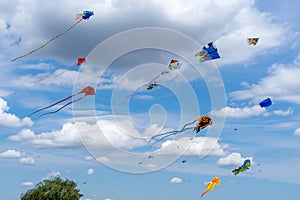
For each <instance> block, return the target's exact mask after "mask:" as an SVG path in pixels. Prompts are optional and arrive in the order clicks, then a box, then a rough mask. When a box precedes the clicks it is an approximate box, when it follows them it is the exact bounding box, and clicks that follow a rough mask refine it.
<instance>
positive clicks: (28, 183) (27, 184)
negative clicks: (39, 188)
mask: <svg viewBox="0 0 300 200" xmlns="http://www.w3.org/2000/svg"><path fill="white" fill-rule="evenodd" d="M21 185H23V186H33V185H34V184H33V182H23V183H21Z"/></svg>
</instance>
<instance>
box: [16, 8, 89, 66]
mask: <svg viewBox="0 0 300 200" xmlns="http://www.w3.org/2000/svg"><path fill="white" fill-rule="evenodd" d="M79 15H80V16H81V17H80V18H78V19H77V15H76V19H77V21H76V23H74V24H73V25H72V26H70V27H69V28H68V29H66V30H65V31H64V32H61V33H60V34H58V35H56V36H54V37H52V38H51V39H50V40H48V41H47V42H46V43H44V44H42V45H41V46H40V47H38V48H36V49H34V50H32V51H30V52H29V53H26V54H24V55H22V56H18V57H16V58H14V59H12V60H11V61H12V62H14V61H16V60H18V59H20V58H24V57H26V56H29V55H30V54H32V53H34V52H36V51H38V50H40V49H42V48H44V47H45V46H47V45H48V44H49V43H50V42H52V41H53V40H55V39H57V38H59V37H60V36H62V35H64V34H65V33H67V32H68V31H70V30H71V29H73V28H74V27H75V26H76V25H77V24H79V23H80V22H81V21H82V20H88V19H89V18H90V17H91V16H92V15H94V12H93V11H83V13H82V14H79Z"/></svg>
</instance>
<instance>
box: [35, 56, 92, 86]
mask: <svg viewBox="0 0 300 200" xmlns="http://www.w3.org/2000/svg"><path fill="white" fill-rule="evenodd" d="M85 61H86V59H85V58H78V59H77V66H78V67H79V66H80V65H81V64H82V63H84V62H85ZM70 71H76V69H75V68H74V69H65V70H63V71H61V72H60V73H57V74H53V75H49V76H45V77H41V78H40V79H38V80H35V81H31V82H30V83H33V84H35V83H40V82H43V81H45V80H47V79H50V78H56V77H59V76H61V75H63V74H64V73H66V72H70Z"/></svg>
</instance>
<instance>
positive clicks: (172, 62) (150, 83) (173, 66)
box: [117, 59, 182, 104]
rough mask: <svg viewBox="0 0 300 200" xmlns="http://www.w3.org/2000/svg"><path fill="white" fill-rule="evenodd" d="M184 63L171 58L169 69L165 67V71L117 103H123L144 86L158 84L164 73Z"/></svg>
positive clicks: (148, 87)
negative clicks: (157, 81)
mask: <svg viewBox="0 0 300 200" xmlns="http://www.w3.org/2000/svg"><path fill="white" fill-rule="evenodd" d="M181 65H182V63H181V62H179V61H178V60H174V59H173V60H171V61H170V64H169V66H168V68H167V69H165V70H164V71H162V72H161V73H159V74H158V75H156V76H155V77H154V78H153V79H152V80H151V81H149V82H148V83H146V84H144V85H142V86H141V87H138V88H137V89H136V90H134V91H133V92H132V93H131V94H129V95H127V96H125V97H123V98H122V99H120V100H119V101H118V102H117V104H119V103H122V102H123V101H125V100H126V99H128V98H129V97H132V96H133V95H135V93H136V92H138V91H139V90H140V89H142V88H147V90H151V89H153V88H154V87H156V86H157V83H156V80H157V79H158V78H159V77H161V76H162V75H164V74H168V73H169V72H171V71H173V70H176V69H180V68H181Z"/></svg>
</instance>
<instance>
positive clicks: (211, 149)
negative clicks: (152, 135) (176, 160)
mask: <svg viewBox="0 0 300 200" xmlns="http://www.w3.org/2000/svg"><path fill="white" fill-rule="evenodd" d="M182 149H186V151H185V153H184V155H187V156H201V157H204V156H223V155H224V154H225V151H224V149H223V146H222V145H220V144H219V143H218V138H214V137H196V138H194V139H193V140H191V138H190V137H184V138H180V139H178V140H167V141H165V142H163V143H162V145H161V148H160V149H159V150H157V151H158V154H159V155H181V153H182Z"/></svg>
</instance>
